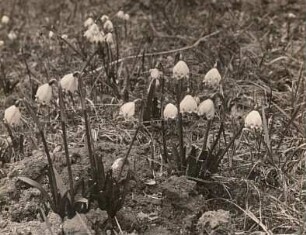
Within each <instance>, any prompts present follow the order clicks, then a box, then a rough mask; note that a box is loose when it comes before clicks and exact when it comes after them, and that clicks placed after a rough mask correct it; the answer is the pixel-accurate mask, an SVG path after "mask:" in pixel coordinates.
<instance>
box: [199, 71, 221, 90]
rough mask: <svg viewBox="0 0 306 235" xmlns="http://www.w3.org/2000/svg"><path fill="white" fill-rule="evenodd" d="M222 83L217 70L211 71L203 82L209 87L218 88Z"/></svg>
mask: <svg viewBox="0 0 306 235" xmlns="http://www.w3.org/2000/svg"><path fill="white" fill-rule="evenodd" d="M220 81H221V75H220V73H219V71H218V69H217V68H212V69H211V70H209V71H208V72H207V73H206V75H205V77H204V80H203V83H204V84H205V85H206V86H208V87H216V86H218V85H219V83H220Z"/></svg>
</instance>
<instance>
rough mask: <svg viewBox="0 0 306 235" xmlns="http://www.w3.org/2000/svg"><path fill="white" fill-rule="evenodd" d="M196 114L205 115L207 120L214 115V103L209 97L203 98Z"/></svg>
mask: <svg viewBox="0 0 306 235" xmlns="http://www.w3.org/2000/svg"><path fill="white" fill-rule="evenodd" d="M198 115H199V116H203V115H205V116H206V118H207V120H211V119H213V118H214V116H215V105H214V102H213V101H212V100H211V99H207V100H204V101H203V102H202V103H200V105H199V107H198Z"/></svg>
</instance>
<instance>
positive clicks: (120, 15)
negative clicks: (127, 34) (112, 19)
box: [116, 10, 124, 20]
mask: <svg viewBox="0 0 306 235" xmlns="http://www.w3.org/2000/svg"><path fill="white" fill-rule="evenodd" d="M116 16H117V17H118V18H119V19H120V20H124V12H123V11H121V10H120V11H118V12H117V14H116Z"/></svg>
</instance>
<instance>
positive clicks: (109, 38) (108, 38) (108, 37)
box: [105, 33, 114, 46]
mask: <svg viewBox="0 0 306 235" xmlns="http://www.w3.org/2000/svg"><path fill="white" fill-rule="evenodd" d="M105 41H106V43H107V44H108V45H110V46H112V45H114V39H113V34H112V33H107V34H106V36H105Z"/></svg>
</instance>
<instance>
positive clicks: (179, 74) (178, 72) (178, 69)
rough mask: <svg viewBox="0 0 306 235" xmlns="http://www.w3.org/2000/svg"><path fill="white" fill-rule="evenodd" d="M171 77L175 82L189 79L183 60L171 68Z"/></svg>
mask: <svg viewBox="0 0 306 235" xmlns="http://www.w3.org/2000/svg"><path fill="white" fill-rule="evenodd" d="M173 77H174V78H176V79H177V80H180V79H183V78H189V68H188V65H187V64H186V63H185V62H184V61H183V60H180V61H179V62H177V64H176V65H175V66H174V67H173Z"/></svg>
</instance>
